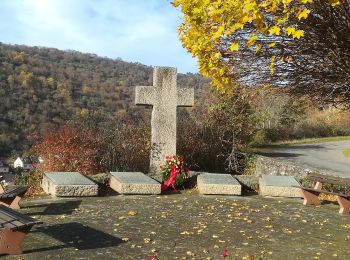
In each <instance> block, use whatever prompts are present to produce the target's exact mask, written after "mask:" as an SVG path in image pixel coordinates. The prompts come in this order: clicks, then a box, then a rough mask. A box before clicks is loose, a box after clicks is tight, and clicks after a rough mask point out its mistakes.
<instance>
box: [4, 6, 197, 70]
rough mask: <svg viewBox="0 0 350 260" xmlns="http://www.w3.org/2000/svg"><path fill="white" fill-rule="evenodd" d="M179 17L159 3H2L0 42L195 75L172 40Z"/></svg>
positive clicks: (187, 57)
mask: <svg viewBox="0 0 350 260" xmlns="http://www.w3.org/2000/svg"><path fill="white" fill-rule="evenodd" d="M179 17H180V14H179V13H178V11H177V10H175V9H174V8H173V7H172V6H171V5H170V3H169V2H168V1H163V0H147V1H142V0H99V1H96V0H2V1H0V24H2V25H0V35H1V36H0V41H2V42H5V43H6V42H7V43H16V44H28V45H39V46H47V47H56V48H60V49H73V50H78V51H83V52H89V53H96V54H98V55H101V56H107V57H111V58H117V57H120V58H122V59H124V60H127V61H133V62H141V63H144V64H147V65H153V66H156V65H167V66H176V67H178V70H179V72H196V71H197V69H196V66H195V63H196V62H195V60H194V59H193V58H192V57H191V56H190V55H189V54H188V53H186V51H185V50H184V49H182V47H181V44H180V42H179V40H178V39H177V33H176V26H177V24H178V23H179V22H180V19H179ZM6 25H7V26H6Z"/></svg>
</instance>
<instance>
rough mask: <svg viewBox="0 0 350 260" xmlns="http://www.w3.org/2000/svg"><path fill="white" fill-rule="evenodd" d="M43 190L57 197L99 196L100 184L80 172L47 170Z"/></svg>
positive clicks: (42, 185)
mask: <svg viewBox="0 0 350 260" xmlns="http://www.w3.org/2000/svg"><path fill="white" fill-rule="evenodd" d="M41 187H42V188H43V190H44V191H45V192H46V193H48V194H51V195H52V196H56V197H85V196H97V194H98V185H97V184H96V183H94V182H93V181H91V180H90V179H88V178H87V177H85V176H84V175H82V174H80V173H79V172H46V173H44V176H43V180H42V183H41Z"/></svg>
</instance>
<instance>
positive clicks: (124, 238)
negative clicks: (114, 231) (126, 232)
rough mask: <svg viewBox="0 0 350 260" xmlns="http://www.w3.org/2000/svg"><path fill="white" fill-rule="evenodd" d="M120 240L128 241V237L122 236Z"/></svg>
mask: <svg viewBox="0 0 350 260" xmlns="http://www.w3.org/2000/svg"><path fill="white" fill-rule="evenodd" d="M122 240H123V241H124V242H128V241H129V240H130V239H129V238H128V237H123V238H122Z"/></svg>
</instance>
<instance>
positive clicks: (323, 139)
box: [265, 136, 350, 156]
mask: <svg viewBox="0 0 350 260" xmlns="http://www.w3.org/2000/svg"><path fill="white" fill-rule="evenodd" d="M348 140H350V136H332V137H321V138H306V139H301V140H290V141H280V142H275V143H271V144H268V145H266V146H265V147H276V146H293V145H299V144H320V143H326V142H337V141H348ZM348 152H349V156H350V148H349V151H348Z"/></svg>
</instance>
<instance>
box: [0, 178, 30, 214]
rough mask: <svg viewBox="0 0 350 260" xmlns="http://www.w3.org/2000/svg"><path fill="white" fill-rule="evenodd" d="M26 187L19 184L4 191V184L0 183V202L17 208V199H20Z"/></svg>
mask: <svg viewBox="0 0 350 260" xmlns="http://www.w3.org/2000/svg"><path fill="white" fill-rule="evenodd" d="M27 189H28V188H27V187H24V186H20V187H16V188H13V189H11V190H8V191H5V188H4V186H3V185H2V184H1V183H0V204H2V205H5V206H7V207H10V208H12V209H19V208H20V206H19V201H20V200H21V199H22V197H23V196H24V194H25V193H26V191H27Z"/></svg>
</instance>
